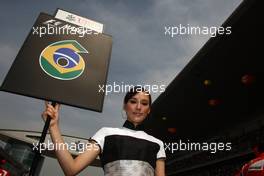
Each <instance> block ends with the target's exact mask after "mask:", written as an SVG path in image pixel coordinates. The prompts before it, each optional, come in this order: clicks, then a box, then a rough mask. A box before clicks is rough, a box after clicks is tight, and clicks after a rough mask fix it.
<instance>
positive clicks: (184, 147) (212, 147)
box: [164, 140, 232, 153]
mask: <svg viewBox="0 0 264 176" xmlns="http://www.w3.org/2000/svg"><path fill="white" fill-rule="evenodd" d="M164 149H165V151H169V152H171V153H174V152H176V151H208V152H210V153H216V152H218V151H230V150H232V143H231V142H226V143H225V142H191V141H189V140H188V141H182V140H179V141H177V142H168V143H164Z"/></svg>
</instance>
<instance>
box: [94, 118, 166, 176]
mask: <svg viewBox="0 0 264 176" xmlns="http://www.w3.org/2000/svg"><path fill="white" fill-rule="evenodd" d="M91 139H92V140H94V141H96V142H97V143H98V145H99V146H100V149H101V152H100V160H101V163H102V165H103V169H104V172H105V175H106V176H123V175H133V176H154V173H155V168H156V161H157V159H165V158H166V154H165V151H164V146H163V142H162V141H160V140H159V139H157V138H155V137H153V136H151V135H148V134H147V133H145V132H144V131H143V128H142V126H141V125H138V126H137V127H136V128H135V127H134V125H133V124H132V123H131V122H129V121H126V122H125V123H124V125H123V127H122V128H108V127H103V128H101V129H100V130H99V131H98V132H97V133H96V134H95V135H94V136H93V137H92V138H91Z"/></svg>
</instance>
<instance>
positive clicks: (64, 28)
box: [32, 20, 99, 37]
mask: <svg viewBox="0 0 264 176" xmlns="http://www.w3.org/2000/svg"><path fill="white" fill-rule="evenodd" d="M42 25H43V26H33V27H32V30H33V31H32V34H33V35H38V36H39V37H42V36H44V35H78V36H79V37H84V36H85V35H92V34H95V35H98V34H99V33H98V32H96V31H93V30H91V29H88V28H85V27H82V26H78V27H76V26H74V25H70V24H63V23H62V22H60V21H57V20H47V21H45V22H43V23H42Z"/></svg>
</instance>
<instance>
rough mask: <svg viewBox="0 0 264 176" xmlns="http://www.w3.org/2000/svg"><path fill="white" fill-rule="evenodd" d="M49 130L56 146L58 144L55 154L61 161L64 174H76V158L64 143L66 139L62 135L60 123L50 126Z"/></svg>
mask: <svg viewBox="0 0 264 176" xmlns="http://www.w3.org/2000/svg"><path fill="white" fill-rule="evenodd" d="M49 130H50V135H51V139H52V142H53V144H54V146H56V147H55V148H54V150H55V154H56V156H57V159H58V161H59V163H60V166H61V168H62V170H63V172H64V174H65V175H75V172H76V171H74V167H73V166H74V159H73V157H72V155H71V154H70V152H69V151H68V149H67V147H66V145H65V143H64V140H63V138H62V136H61V132H60V129H59V127H58V125H54V126H52V127H50V129H49Z"/></svg>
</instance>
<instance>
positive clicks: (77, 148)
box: [32, 140, 100, 153]
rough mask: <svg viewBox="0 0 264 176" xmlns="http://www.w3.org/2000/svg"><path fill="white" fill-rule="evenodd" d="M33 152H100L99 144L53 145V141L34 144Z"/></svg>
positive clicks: (73, 143) (78, 142) (74, 143)
mask: <svg viewBox="0 0 264 176" xmlns="http://www.w3.org/2000/svg"><path fill="white" fill-rule="evenodd" d="M32 149H33V151H35V150H37V151H39V152H40V153H42V152H43V151H46V150H49V151H53V150H69V151H73V152H78V153H83V152H84V151H86V150H100V148H99V145H98V144H97V143H89V142H87V143H84V142H80V141H77V142H70V143H66V142H64V143H57V142H56V143H55V144H54V143H53V142H51V141H49V140H48V141H47V142H46V143H33V148H32Z"/></svg>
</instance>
